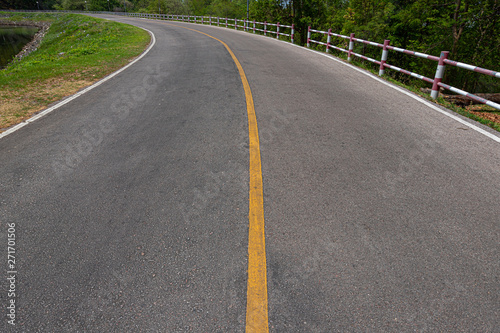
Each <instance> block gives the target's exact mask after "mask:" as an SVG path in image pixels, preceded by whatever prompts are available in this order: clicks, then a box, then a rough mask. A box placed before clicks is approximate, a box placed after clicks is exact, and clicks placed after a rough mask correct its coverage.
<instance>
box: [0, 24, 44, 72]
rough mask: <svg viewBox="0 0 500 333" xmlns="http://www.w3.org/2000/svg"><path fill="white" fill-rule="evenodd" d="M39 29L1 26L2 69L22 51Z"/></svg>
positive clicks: (0, 63) (0, 51)
mask: <svg viewBox="0 0 500 333" xmlns="http://www.w3.org/2000/svg"><path fill="white" fill-rule="evenodd" d="M37 31H38V28H35V27H12V26H0V69H1V68H4V67H5V66H6V65H7V64H8V63H9V62H10V61H11V60H12V59H14V57H15V56H16V54H18V53H19V52H21V50H22V49H23V47H24V45H26V44H28V43H29V42H30V41H31V40H32V39H33V36H34V35H35V34H36V32H37Z"/></svg>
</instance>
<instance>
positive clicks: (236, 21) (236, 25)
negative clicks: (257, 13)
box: [234, 19, 238, 30]
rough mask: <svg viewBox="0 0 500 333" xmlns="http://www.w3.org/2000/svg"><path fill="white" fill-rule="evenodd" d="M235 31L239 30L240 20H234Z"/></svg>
mask: <svg viewBox="0 0 500 333" xmlns="http://www.w3.org/2000/svg"><path fill="white" fill-rule="evenodd" d="M234 30H238V19H234Z"/></svg>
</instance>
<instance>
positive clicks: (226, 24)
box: [226, 17, 227, 28]
mask: <svg viewBox="0 0 500 333" xmlns="http://www.w3.org/2000/svg"><path fill="white" fill-rule="evenodd" d="M226 28H227V17H226Z"/></svg>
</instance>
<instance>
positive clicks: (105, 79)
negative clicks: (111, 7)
mask: <svg viewBox="0 0 500 333" xmlns="http://www.w3.org/2000/svg"><path fill="white" fill-rule="evenodd" d="M138 28H141V29H142V30H145V31H147V32H148V33H149V34H150V35H151V38H152V42H151V44H150V45H149V47H148V48H147V49H146V50H145V51H144V52H142V54H141V55H140V56H139V57H137V58H136V59H134V60H133V61H132V62H131V63H129V64H127V65H126V66H124V67H122V68H120V69H119V70H117V71H116V72H114V73H111V74H109V75H108V76H106V77H105V78H103V79H101V80H100V81H97V82H96V83H94V84H93V85H91V86H89V87H87V88H85V89H83V90H81V91H79V92H77V93H76V94H74V95H71V96H70V97H68V98H66V99H64V100H62V101H60V102H59V103H57V104H56V105H53V106H51V107H50V108H48V109H45V110H43V111H41V112H39V113H37V114H36V115H34V116H33V117H31V118H29V119H26V120H25V121H23V122H22V123H19V124H17V125H15V126H13V127H11V128H9V129H8V130H6V131H5V132H2V133H0V139H2V138H3V137H6V136H7V135H9V134H12V133H14V132H15V131H17V130H19V129H21V128H23V127H24V126H26V125H28V124H29V123H32V122H34V121H35V120H37V119H40V118H42V117H43V116H45V115H47V114H49V113H51V112H52V111H54V110H56V109H58V108H60V107H61V106H63V105H64V104H67V103H69V102H71V101H72V100H74V99H76V98H78V97H80V96H81V95H83V94H85V93H87V92H89V91H91V90H92V89H94V88H96V87H98V86H100V85H101V84H103V83H104V82H106V81H108V80H110V79H112V78H113V77H115V76H116V75H118V74H120V73H121V72H123V71H124V70H126V69H127V68H129V67H130V66H132V65H133V64H135V63H136V62H138V61H139V60H141V59H142V58H143V57H144V56H145V55H146V54H148V53H149V51H151V49H152V48H153V46H154V45H155V44H156V37H155V35H154V33H153V32H151V31H149V30H148V29H145V28H142V27H138Z"/></svg>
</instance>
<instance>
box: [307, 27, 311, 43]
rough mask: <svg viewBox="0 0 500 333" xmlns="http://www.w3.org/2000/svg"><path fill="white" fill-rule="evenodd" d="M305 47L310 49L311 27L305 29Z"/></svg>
mask: <svg viewBox="0 0 500 333" xmlns="http://www.w3.org/2000/svg"><path fill="white" fill-rule="evenodd" d="M307 47H311V26H309V27H308V28H307Z"/></svg>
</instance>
